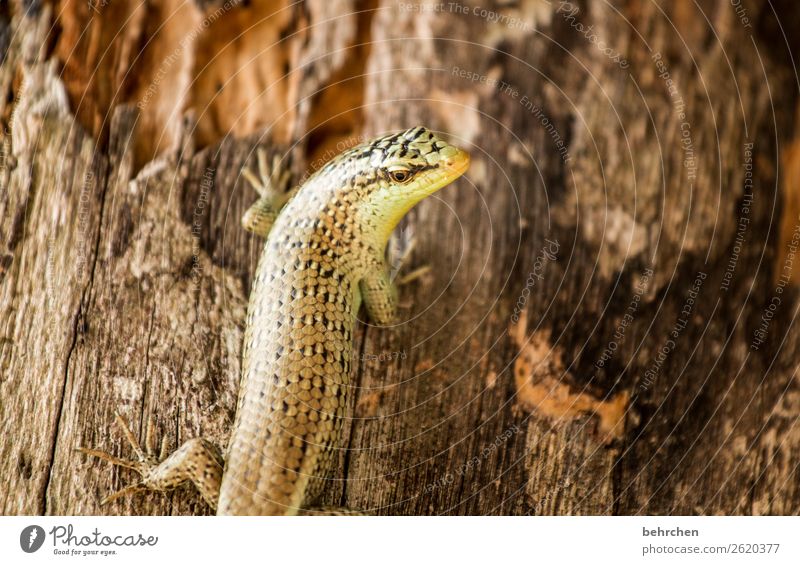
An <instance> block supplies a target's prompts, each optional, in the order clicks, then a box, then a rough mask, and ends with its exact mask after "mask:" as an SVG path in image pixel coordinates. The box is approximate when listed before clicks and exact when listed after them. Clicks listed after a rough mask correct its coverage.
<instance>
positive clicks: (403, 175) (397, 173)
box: [387, 167, 412, 183]
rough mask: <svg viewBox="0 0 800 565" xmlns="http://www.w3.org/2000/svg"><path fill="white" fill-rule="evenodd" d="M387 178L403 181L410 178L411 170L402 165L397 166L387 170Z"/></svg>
mask: <svg viewBox="0 0 800 565" xmlns="http://www.w3.org/2000/svg"><path fill="white" fill-rule="evenodd" d="M387 173H388V175H389V178H391V179H392V180H393V181H394V182H399V183H404V182H408V181H409V180H411V176H412V175H411V171H410V170H408V169H406V168H404V167H397V168H395V169H390V170H388V171H387Z"/></svg>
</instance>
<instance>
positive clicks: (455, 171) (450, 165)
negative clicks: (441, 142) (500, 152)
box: [442, 149, 469, 180]
mask: <svg viewBox="0 0 800 565" xmlns="http://www.w3.org/2000/svg"><path fill="white" fill-rule="evenodd" d="M442 167H443V168H444V170H445V171H447V176H448V178H450V180H453V179H456V178H458V177H460V176H461V175H463V174H464V172H465V171H466V170H467V169H468V168H469V153H467V152H466V151H464V150H463V149H456V153H455V154H454V155H450V156H448V157H446V158H445V159H444V160H443V161H442Z"/></svg>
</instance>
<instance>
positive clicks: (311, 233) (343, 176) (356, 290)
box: [78, 126, 470, 515]
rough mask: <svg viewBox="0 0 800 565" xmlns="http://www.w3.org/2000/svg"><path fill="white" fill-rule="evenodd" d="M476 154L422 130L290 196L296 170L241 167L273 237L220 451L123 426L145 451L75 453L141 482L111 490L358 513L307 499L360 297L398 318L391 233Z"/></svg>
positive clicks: (325, 451)
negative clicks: (160, 441)
mask: <svg viewBox="0 0 800 565" xmlns="http://www.w3.org/2000/svg"><path fill="white" fill-rule="evenodd" d="M469 162H470V157H469V154H468V153H467V152H466V151H464V150H462V149H460V148H458V147H456V146H454V145H451V144H450V143H447V142H446V141H444V140H443V139H441V138H440V137H439V136H438V135H436V134H435V133H434V132H433V131H431V130H429V129H427V128H425V127H421V126H418V127H414V128H411V129H408V130H405V131H401V132H396V133H391V134H387V135H383V136H380V137H377V138H375V139H372V140H371V141H368V142H366V143H363V144H360V145H358V146H356V147H353V148H351V149H347V150H345V151H344V152H342V153H340V154H339V155H338V156H336V157H334V158H333V159H332V160H330V161H329V162H328V163H326V164H325V165H324V166H322V167H321V168H320V169H319V170H318V171H317V172H315V173H314V174H313V175H311V176H310V177H309V178H308V179H307V180H306V181H305V182H304V183H302V184H301V185H300V186H298V187H296V188H294V189H292V190H291V191H286V190H285V187H286V186H287V185H288V172H287V171H284V172H281V171H280V169H279V167H276V166H273V167H272V170H271V171H267V170H266V169H267V167H266V163H265V158H263V155H262V156H260V159H259V165H260V166H259V168H260V173H261V179H257V178H255V175H254V174H253V173H252V172H250V171H248V170H244V171H243V174H244V176H245V177H246V178H248V180H250V182H251V183H252V184H254V186H256V188H257V189H258V191H259V198H258V200H256V202H255V203H254V204H253V205H252V206H251V207H250V208H249V209H248V210H247V212H246V213H245V215H244V216H243V218H242V225H243V227H244V228H245V229H247V230H249V231H251V232H253V233H256V234H258V235H260V236H263V237H266V242H265V244H264V250H263V252H262V254H261V258H260V260H259V264H258V268H257V270H256V274H255V277H254V281H253V285H252V290H251V293H250V301H249V307H248V313H247V320H246V326H245V337H244V346H243V353H242V355H243V357H242V361H243V362H242V375H241V382H240V388H239V396H238V402H237V410H236V416H235V420H234V425H233V430H232V434H231V438H230V441H229V445H228V450H227V455H226V456H225V457H224V458H223V456H222V452H221V450H220V449H219V448H218V447H217V446H216V445H215V444H213V443H212V442H210V441H208V440H206V439H203V438H194V439H191V440H189V441H187V442H185V443H184V444H183V445H181V446H180V447H179V448H178V449H177V450H176V451H174V452H173V453H172V454H170V455H168V456H167V455H166V454H165V453H164V451H165V450H164V447H163V445H162V452H161V454H160V456H156V455H154V454H153V450H152V447H151V445H150V444H151V442H150V440H149V435H148V438H147V440H148V441H146V444H147V445H146V449H145V450H143V449H142V448H141V447H140V445H139V443H138V441H137V440H136V438H135V437H134V435H133V433H132V432H131V431H130V429H129V428H128V426H127V425H126V424H125V422H124V420H123V419H122V418H121V417H120V416H119V414H117V416H116V421H117V424H118V425H119V426H120V427H121V428H122V430H123V432H124V434H125V436H126V438H127V440H128V442H129V443H130V444H131V446H132V448H133V451H134V453H135V455H136V459H131V460H127V459H121V458H118V457H115V456H113V455H110V454H109V453H106V452H103V451H100V450H96V449H87V448H82V447H81V448H78V450H79V451H80V452H82V453H84V454H87V455H91V456H94V457H98V458H100V459H103V460H106V461H108V462H110V463H112V464H114V465H118V466H122V467H127V468H131V469H133V470H134V471H136V472H137V473H138V474H139V475H140V480H139V481H138V482H136V483H133V484H130V485H128V486H126V487H124V488H122V489H120V490H119V491H117V492H115V493H113V494H111V495H110V496H108V497H106V498H105V499H104V500H103V503H106V502H109V501H111V500H113V499H116V498H118V497H120V496H123V495H125V494H129V493H133V492H137V491H143V490H153V491H167V490H169V489H172V488H175V487H177V486H179V485H181V484H184V483H186V482H187V481H188V482H191V483H193V484H194V485H195V487H196V488H197V490H198V491H199V492H200V494H201V496H202V497H203V499H204V500H205V501H206V502H207V503H208V504H209V505H210V506H211V508H212V509H214V510H215V511H216V513H217V515H292V514H298V513H327V514H341V513H349V511H347V510H345V509H334V508H327V509H324V508H323V509H317V510H314V509H313V508H311V507H309V504H310V502H312V501H313V500H314V499H315V498H316V497H317V496H318V495H319V494H320V493H321V491H322V487H323V486H324V484H325V479H326V477H328V476H329V475H330V474H331V473H332V472H333V471H334V469H333V467H334V457H335V456H336V450H337V449H339V448H341V439H342V431H343V430H342V428H343V423H344V421H345V419H347V418H349V417H351V416H352V411H353V394H352V393H351V389H352V388H353V387H354V384H353V383H352V382H351V375H350V368H351V366H352V365H353V362H354V354H353V334H354V330H355V325H356V322H357V314H358V311H359V309H360V307H361V304H362V302H363V304H364V305H365V307H366V311H367V314H368V316H369V317H370V319H371V320H372V321H373V322H375V323H377V324H379V325H386V324H389V323H391V322H392V320H393V319H394V317H395V312H396V306H397V290H396V286H395V284H394V282H393V280H392V278H391V274H390V271H391V269H390V266H389V265H388V264H387V261H386V247H387V243H388V242H389V238H390V236H391V234H392V232H393V230H394V228H395V226H396V225H397V224H398V222H399V221H400V220H401V219H402V218H403V217H404V216H405V214H406V213H407V212H408V211H409V210H410V209H411V208H412V207H413V206H415V205H416V204H417V203H418V202H420V201H421V200H422V199H424V198H426V197H427V196H430V195H431V194H434V193H435V192H437V191H438V190H439V189H441V188H443V187H445V186H446V185H448V184H450V183H451V182H453V181H454V180H455V179H457V178H458V177H459V176H461V175H462V174H463V173H464V172H465V171H466V170H467V168H468V166H469Z"/></svg>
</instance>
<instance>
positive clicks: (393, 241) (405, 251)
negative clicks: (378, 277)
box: [386, 227, 431, 286]
mask: <svg viewBox="0 0 800 565" xmlns="http://www.w3.org/2000/svg"><path fill="white" fill-rule="evenodd" d="M416 244H417V239H416V237H415V236H414V229H413V228H412V227H407V228H405V229H402V230H400V232H399V233H397V232H395V233H392V235H391V236H390V237H389V245H387V247H386V252H387V253H386V254H387V261H388V263H389V269H390V275H389V278H390V280H392V281H395V283H396V284H397V286H403V285H406V284H408V283H410V282H413V281H415V280H417V279H419V278H421V277H422V276H424V275H425V274H427V273H428V272H429V271H430V270H431V267H430V265H423V266H422V267H418V268H416V269H414V270H413V271H411V272H410V273H406V274H405V275H403V276H400V277H399V278H398V276H399V275H400V272H401V271H402V270H403V268H404V267H405V266H406V265H407V264H408V262H409V258H410V257H411V253H412V252H413V251H414V247H416Z"/></svg>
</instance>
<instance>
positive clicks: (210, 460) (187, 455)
mask: <svg viewBox="0 0 800 565" xmlns="http://www.w3.org/2000/svg"><path fill="white" fill-rule="evenodd" d="M115 421H116V422H117V425H118V426H119V427H120V428H122V432H123V434H124V435H125V438H126V439H127V440H128V443H130V445H131V447H132V448H133V451H134V453H135V454H136V460H129V459H121V458H119V457H115V456H113V455H111V454H109V453H106V452H105V451H100V450H97V449H88V448H85V447H78V448H77V451H78V452H80V453H83V454H86V455H90V456H92V457H97V458H98V459H102V460H104V461H108V462H109V463H111V464H112V465H117V466H119V467H125V468H127V469H133V470H134V471H136V472H137V473H138V474H139V476H140V477H141V480H139V481H138V482H136V483H133V484H131V485H128V486H126V487H124V488H122V489H120V490H118V491H116V492H114V493H112V494H110V495H108V496H106V497H105V498H104V499H103V500H102V501H101V502H100V504H101V505H103V504H108V503H109V502H112V501H114V500H116V499H118V498H120V497H121V496H125V495H127V494H133V493H135V492H142V491H148V490H149V491H157V492H165V491H168V490H171V489H174V488H175V487H177V486H179V485H181V484H183V483H185V482H187V481H191V482H192V483H194V485H195V486H196V487H197V490H198V491H200V494H201V495H202V497H203V499H204V500H205V501H206V502H207V503H208V504H209V506H211V507H212V508H216V504H217V499H218V498H219V487H220V484H221V482H222V468H223V459H222V455H221V453H220V450H219V448H218V447H217V446H215V445H214V444H213V443H211V442H210V441H207V440H205V439H202V438H195V439H191V440H189V441H187V442H186V443H184V444H183V445H182V446H181V447H179V448H178V449H177V450H176V451H174V452H173V453H172V454H171V455H169V456H167V454H166V453H167V449H166V442H165V441H163V440H162V442H161V449H160V454H159V455H158V456H156V455H155V452H154V449H153V445H154V441H153V439H154V437H153V433H152V431H153V429H154V426H152V425H149V426H148V429H147V435H146V436H145V448H144V449H142V447H141V446H140V445H139V442H138V441H137V440H136V438H135V437H134V435H133V432H131V430H130V428H129V427H128V424H127V423H126V422H125V420H124V419H123V418H122V416H120V415H119V414H117V415H116V417H115Z"/></svg>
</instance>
